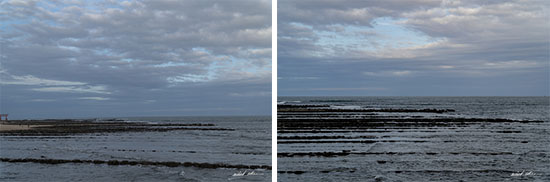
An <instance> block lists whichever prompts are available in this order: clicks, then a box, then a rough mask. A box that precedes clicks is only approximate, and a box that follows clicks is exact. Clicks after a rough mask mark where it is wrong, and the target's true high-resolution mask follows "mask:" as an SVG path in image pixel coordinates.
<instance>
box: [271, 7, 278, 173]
mask: <svg viewBox="0 0 550 182" xmlns="http://www.w3.org/2000/svg"><path fill="white" fill-rule="evenodd" d="M271 181H273V182H276V181H277V0H271Z"/></svg>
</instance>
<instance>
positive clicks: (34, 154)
mask: <svg viewBox="0 0 550 182" xmlns="http://www.w3.org/2000/svg"><path fill="white" fill-rule="evenodd" d="M120 119H124V120H127V121H138V122H149V123H177V124H181V123H203V124H215V125H216V126H215V127H217V128H230V129H235V130H234V131H217V130H214V131H211V130H197V131H195V130H175V131H166V132H117V133H93V134H76V135H69V136H32V137H31V136H27V137H25V136H0V157H3V158H38V159H40V158H47V159H48V158H50V159H67V160H73V159H80V160H129V161H139V160H146V161H162V162H165V161H174V162H199V163H225V164H231V165H238V164H243V165H269V166H271V129H270V128H271V117H268V116H258V117H255V116H243V117H149V118H143V117H140V118H120ZM239 171H241V170H239V169H230V168H218V169H205V168H196V167H164V166H140V165H137V166H128V165H120V166H111V165H107V164H75V163H66V164H56V165H51V164H38V163H7V162H0V181H271V170H261V169H260V170H258V169H257V170H254V172H256V173H261V174H263V175H257V176H244V177H233V176H232V174H234V173H237V172H239ZM249 171H252V170H249Z"/></svg>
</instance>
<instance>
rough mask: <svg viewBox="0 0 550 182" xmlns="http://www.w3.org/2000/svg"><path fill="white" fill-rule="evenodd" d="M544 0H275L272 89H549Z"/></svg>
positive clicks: (541, 92) (548, 5)
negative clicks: (275, 82) (275, 81)
mask: <svg viewBox="0 0 550 182" xmlns="http://www.w3.org/2000/svg"><path fill="white" fill-rule="evenodd" d="M549 14H550V1H546V0H452V1H450V0H449V1H448V0H443V1H442V0H385V1H359V0H301V1H294V0H279V1H278V25H277V26H278V30H277V33H278V37H277V38H278V40H277V41H278V47H277V49H278V53H277V54H278V55H277V56H278V65H277V66H278V75H277V79H278V87H277V88H278V91H277V93H278V95H279V96H548V95H550V71H549V69H550V15H549Z"/></svg>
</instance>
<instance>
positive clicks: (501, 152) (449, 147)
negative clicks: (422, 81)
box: [278, 97, 550, 181]
mask: <svg viewBox="0 0 550 182" xmlns="http://www.w3.org/2000/svg"><path fill="white" fill-rule="evenodd" d="M285 101H291V102H285ZM278 102H285V104H314V105H317V104H322V105H330V106H331V107H337V108H408V109H427V108H431V109H454V110H455V112H447V113H376V114H377V115H376V116H358V118H361V117H395V116H407V117H412V116H418V117H423V118H507V119H516V120H543V121H545V122H542V123H520V122H502V123H500V122H495V123H479V122H477V123H471V124H465V125H458V126H429V127H423V126H414V125H411V126H406V127H395V126H392V127H384V126H382V127H376V128H371V129H355V128H353V127H352V128H328V129H327V128H325V129H308V128H302V129H300V131H303V132H296V130H293V129H292V128H287V129H283V128H278V130H279V131H282V130H285V131H293V132H286V133H285V132H280V133H279V134H278V137H281V138H282V139H279V140H278V141H279V142H288V141H297V140H302V141H307V142H303V143H292V142H288V143H279V144H278V153H290V154H299V153H301V154H309V155H292V156H279V157H278V170H279V174H278V180H279V181H375V180H380V181H459V180H463V181H549V180H550V158H549V156H550V147H549V146H550V137H549V136H550V122H549V118H550V104H549V97H280V98H279V100H278ZM279 114H281V113H279ZM292 114H293V113H286V114H283V115H279V116H278V117H279V118H281V117H283V118H287V119H288V118H291V119H292V118H293V117H294V118H296V119H298V118H300V119H304V118H315V119H323V118H325V119H337V118H341V117H343V115H346V117H350V116H349V115H352V116H353V115H354V114H355V115H360V114H361V113H359V112H358V113H331V114H330V115H320V114H322V113H309V114H303V113H300V114H302V115H294V116H293V115H292ZM294 114H296V113H294ZM363 114H364V113H363ZM399 121H406V119H402V120H399ZM313 136H315V137H316V138H315V139H309V140H305V139H304V138H305V137H313ZM329 136H330V137H329ZM285 137H286V138H285ZM292 137H301V138H300V139H292ZM359 140H363V141H365V140H368V141H369V142H364V143H353V141H359ZM312 141H314V142H320V141H325V142H326V141H331V142H332V143H313V142H312ZM324 152H333V153H339V154H342V153H343V154H342V155H341V156H330V155H326V153H325V154H324V156H323V155H321V154H323V153H324ZM347 153H349V154H347ZM311 154H319V155H311ZM296 171H299V174H296V173H295V172H296ZM522 171H525V173H524V174H527V172H532V173H530V174H529V175H522V176H512V174H513V173H517V172H522ZM289 172H290V173H289Z"/></svg>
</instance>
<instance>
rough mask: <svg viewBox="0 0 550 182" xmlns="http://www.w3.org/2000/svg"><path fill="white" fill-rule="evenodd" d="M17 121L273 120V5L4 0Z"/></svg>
mask: <svg viewBox="0 0 550 182" xmlns="http://www.w3.org/2000/svg"><path fill="white" fill-rule="evenodd" d="M0 21H1V22H2V24H1V25H0V26H1V27H0V31H1V32H0V35H1V42H0V44H1V51H0V59H1V60H0V78H1V79H0V97H1V104H0V112H2V113H9V114H10V118H56V117H57V118H59V117H61V118H71V117H114V116H182V115H269V114H270V113H271V103H270V101H271V1H270V0H237V1H225V0H216V1H215V0H208V1H204V0H177V1H175V0H150V1H149V0H143V1H116V0H104V1H86V2H84V1H75V0H51V1H38V0H36V1H32V0H24V1H23V0H4V1H1V4H0Z"/></svg>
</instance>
